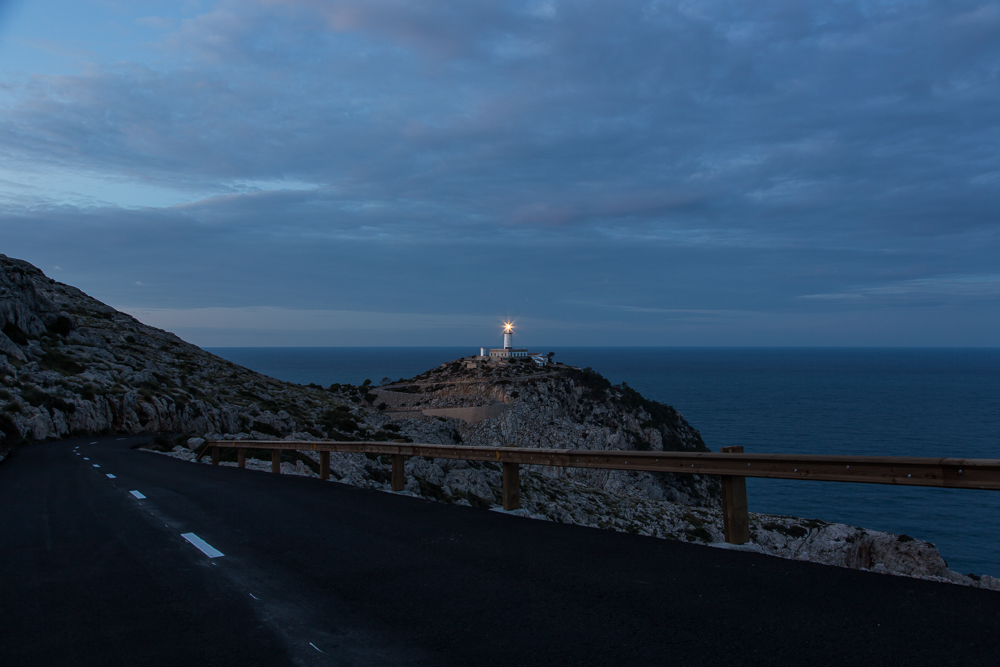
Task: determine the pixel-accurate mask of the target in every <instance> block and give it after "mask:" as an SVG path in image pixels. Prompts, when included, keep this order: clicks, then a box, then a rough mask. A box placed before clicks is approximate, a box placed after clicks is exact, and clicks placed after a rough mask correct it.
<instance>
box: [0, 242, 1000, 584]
mask: <svg viewBox="0 0 1000 667" xmlns="http://www.w3.org/2000/svg"><path fill="white" fill-rule="evenodd" d="M112 433H117V434H136V433H148V434H150V445H149V447H150V448H151V449H153V450H154V451H159V452H161V453H164V454H168V455H170V456H176V457H180V458H188V459H193V458H194V457H195V452H194V451H193V449H197V447H198V446H199V445H200V444H201V443H202V442H203V439H205V438H220V437H221V438H232V439H254V440H269V439H278V438H290V439H299V440H314V439H335V440H378V441H387V440H388V441H392V440H398V441H403V442H424V443H434V444H449V443H465V444H468V445H473V446H486V447H495V446H517V447H557V448H567V449H569V448H571V449H596V450H600V449H616V450H644V451H708V448H707V447H706V446H705V443H704V442H703V441H702V438H701V436H700V434H699V433H698V431H697V430H695V429H694V428H693V427H692V426H691V425H690V424H688V423H687V421H686V420H685V419H684V417H683V416H682V415H680V414H679V413H678V412H677V411H676V410H674V409H673V408H671V407H670V406H667V405H664V404H662V403H658V402H655V401H650V400H648V399H646V398H644V397H642V396H641V395H640V394H639V393H638V392H636V391H635V390H633V389H631V388H630V387H628V386H627V385H625V384H621V385H612V384H611V383H610V382H608V381H607V380H606V379H605V378H603V377H602V376H601V375H600V374H598V373H597V372H595V371H593V370H591V369H579V368H574V367H571V366H567V365H564V364H559V363H552V364H549V365H547V366H537V365H536V364H535V363H533V362H532V361H530V360H510V361H506V360H505V361H492V362H491V361H486V360H483V359H480V358H478V357H467V358H463V359H457V360H454V361H450V362H447V363H443V364H441V365H440V366H439V367H437V368H434V369H432V370H429V371H427V372H425V373H423V374H422V375H419V376H417V377H414V378H410V379H401V380H399V381H397V382H391V383H385V384H382V385H381V386H377V387H376V386H373V385H372V384H371V383H369V382H366V383H364V384H362V385H360V386H354V385H341V384H334V385H331V386H329V387H321V386H319V385H308V386H303V385H297V384H293V383H288V382H283V381H280V380H276V379H274V378H270V377H267V376H264V375H261V374H259V373H255V372H253V371H251V370H248V369H246V368H243V367H241V366H239V365H237V364H234V363H231V362H229V361H226V360H224V359H221V358H219V357H217V356H215V355H212V354H210V353H208V352H205V351H204V350H201V349H200V348H198V347H196V346H194V345H191V344H189V343H186V342H184V341H183V340H181V339H180V338H178V337H177V336H175V335H173V334H171V333H168V332H166V331H162V330H160V329H156V328H154V327H149V326H146V325H144V324H142V323H141V322H139V321H138V320H136V319H135V318H133V317H131V316H129V315H127V314H124V313H121V312H118V311H116V310H115V309H113V308H111V307H109V306H107V305H105V304H103V303H101V302H99V301H97V300H96V299H93V298H92V297H89V296H88V295H86V294H84V293H83V292H82V291H80V290H79V289H76V288H74V287H71V286H68V285H64V284H62V283H59V282H57V281H55V280H53V279H51V278H48V277H47V276H45V275H44V274H43V273H42V272H41V271H40V270H38V269H37V268H35V267H34V266H32V265H31V264H29V263H27V262H24V261H20V260H16V259H11V258H8V257H6V256H4V255H0V460H2V459H3V457H4V456H6V453H7V451H9V450H10V449H11V448H13V447H18V446H23V445H26V444H28V443H30V442H33V441H42V440H48V439H58V438H64V437H73V436H83V435H98V434H112ZM283 461H284V462H283V463H282V467H283V471H284V472H287V473H292V474H301V475H316V474H317V471H318V470H317V468H318V455H315V454H312V453H287V454H286V455H284V459H283ZM223 465H235V464H234V463H232V462H227V461H224V462H223ZM248 467H250V468H260V469H265V468H267V469H269V468H270V461H269V459H268V461H267V462H266V463H265V462H264V461H255V460H253V459H251V460H250V462H249V465H248ZM389 471H390V462H389V460H388V458H387V457H376V456H360V455H351V454H333V455H332V456H331V473H332V477H333V479H334V480H336V481H339V482H342V483H348V484H354V485H357V486H362V487H367V488H373V489H382V490H386V491H388V490H389V488H390V485H389ZM406 473H407V485H406V489H405V491H404V493H408V494H412V495H418V496H422V497H425V498H431V499H434V500H438V501H441V502H451V503H459V504H467V505H472V506H476V507H481V508H483V509H492V510H498V511H499V508H500V505H501V492H500V489H501V473H500V468H499V467H498V466H496V465H493V464H490V463H482V462H466V461H455V460H443V459H423V458H412V459H410V460H409V461H408V462H407V465H406ZM521 503H522V509H521V510H517V513H519V514H522V515H525V516H528V517H532V518H535V519H542V520H548V521H559V522H564V523H574V524H579V525H585V526H593V527H597V528H605V529H611V530H618V531H625V532H632V533H639V534H643V535H652V536H656V537H662V538H668V539H677V540H683V541H687V542H694V543H701V544H706V545H712V546H717V547H723V548H740V549H746V550H752V551H758V552H762V553H767V554H772V555H775V556H782V557H786V558H794V559H800V560H809V561H815V562H821V563H828V564H831V565H838V566H842V567H852V568H863V569H868V570H873V571H878V572H885V573H889V574H897V575H905V576H916V577H921V578H930V579H937V580H941V581H950V582H955V583H960V584H964V585H969V586H977V587H983V588H991V589H994V590H1000V580H997V579H995V578H993V577H989V576H983V577H975V576H971V575H969V576H966V575H961V574H958V573H955V572H953V571H951V570H950V569H949V568H948V566H947V564H946V563H945V561H944V559H943V558H942V557H941V555H940V553H939V552H938V550H937V549H936V548H935V547H934V545H932V544H930V543H928V542H925V541H922V540H919V539H914V538H911V537H908V536H905V535H893V534H890V533H883V532H877V531H871V530H866V529H864V528H856V527H852V526H846V525H843V524H835V523H828V522H825V521H820V520H802V519H798V518H794V517H783V516H771V515H761V514H751V538H752V543H751V544H749V545H744V546H742V547H731V546H729V545H726V544H725V542H724V539H723V536H722V518H721V513H720V510H719V481H718V479H717V478H714V477H711V476H700V475H670V474H659V473H646V472H633V471H605V470H591V469H562V468H545V467H526V468H525V469H524V470H523V471H522V476H521Z"/></svg>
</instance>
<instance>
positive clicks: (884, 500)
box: [209, 347, 1000, 576]
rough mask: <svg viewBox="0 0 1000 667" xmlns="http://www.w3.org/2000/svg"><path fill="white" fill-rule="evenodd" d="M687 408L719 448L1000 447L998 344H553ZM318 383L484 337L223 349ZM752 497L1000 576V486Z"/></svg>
mask: <svg viewBox="0 0 1000 667" xmlns="http://www.w3.org/2000/svg"><path fill="white" fill-rule="evenodd" d="M550 350H552V351H554V352H556V359H558V360H559V361H562V362H564V363H567V364H571V365H574V366H580V367H585V366H591V367H593V368H594V369H595V370H597V371H599V372H600V373H602V374H603V375H604V376H606V377H607V378H608V379H609V380H611V381H612V382H614V383H619V382H622V381H625V382H628V384H629V385H630V386H632V387H634V388H635V389H637V390H639V391H640V392H641V393H642V394H643V395H644V396H646V397H648V398H652V399H655V400H658V401H662V402H664V403H668V404H670V405H673V406H674V407H675V408H677V409H678V410H679V411H680V412H681V413H682V414H683V415H684V416H685V417H686V418H687V420H688V421H689V422H690V423H691V424H692V425H693V426H694V427H695V428H697V429H698V430H699V431H701V434H702V437H703V438H704V439H705V443H706V444H707V445H708V446H709V447H710V448H711V449H713V450H716V451H717V450H718V449H719V448H720V447H723V446H725V445H743V446H744V448H745V449H746V451H748V452H760V453H791V452H795V453H807V454H859V455H887V456H935V457H942V456H949V457H967V458H1000V349H909V348H906V349H899V348H892V349H857V348H840V349H830V348H813V349H809V348H773V349H768V348H634V347H633V348H606V347H604V348H545V349H544V350H540V351H544V352H548V351H550ZM209 351H211V352H214V353H215V354H218V355H220V356H222V357H225V358H226V359H230V360H231V361H234V362H236V363H238V364H241V365H243V366H246V367H247V368H251V369H253V370H255V371H259V372H261V373H265V374H267V375H271V376H273V377H277V378H280V379H282V380H288V381H291V382H299V383H302V384H307V383H309V382H316V383H318V384H322V385H324V386H325V385H329V384H330V383H332V382H341V383H343V382H350V383H353V384H358V383H361V382H363V381H364V380H365V379H366V378H367V379H371V380H372V381H373V382H374V383H376V384H378V383H379V382H380V381H381V379H382V378H383V377H389V378H391V379H393V380H395V379H398V378H401V377H412V376H414V375H417V374H419V373H422V372H423V371H425V370H427V369H429V368H432V367H434V366H437V365H438V364H441V363H444V362H445V361H450V360H452V359H455V358H457V357H460V356H466V355H469V354H477V353H478V348H214V349H210V350H209ZM747 493H748V498H749V503H750V509H751V510H752V511H757V512H768V513H774V514H788V515H793V516H799V517H803V518H819V519H824V520H827V521H839V522H844V523H848V524H852V525H856V526H864V527H866V528H872V529H876V530H887V531H892V532H895V533H906V534H908V535H912V536H914V537H919V538H921V539H925V540H929V541H931V542H934V543H935V544H937V546H938V548H939V549H940V550H941V553H942V555H944V557H945V559H946V560H947V561H948V563H949V565H950V566H951V567H952V568H953V569H956V570H959V571H961V572H966V573H967V572H972V573H975V574H992V575H995V576H996V575H1000V521H998V519H1000V492H991V491H960V490H952V489H919V488H906V487H892V486H882V485H871V484H841V483H834V482H797V481H788V480H761V479H748V480H747Z"/></svg>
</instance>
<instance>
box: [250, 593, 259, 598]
mask: <svg viewBox="0 0 1000 667" xmlns="http://www.w3.org/2000/svg"><path fill="white" fill-rule="evenodd" d="M250 597H252V598H253V599H254V600H259V599H260V598H259V597H257V596H256V595H254V594H253V593H250Z"/></svg>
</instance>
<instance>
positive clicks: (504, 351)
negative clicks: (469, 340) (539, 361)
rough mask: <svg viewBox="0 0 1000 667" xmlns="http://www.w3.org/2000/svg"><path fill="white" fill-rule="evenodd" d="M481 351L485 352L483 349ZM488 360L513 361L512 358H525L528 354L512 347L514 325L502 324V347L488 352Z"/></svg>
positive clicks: (526, 351)
mask: <svg viewBox="0 0 1000 667" xmlns="http://www.w3.org/2000/svg"><path fill="white" fill-rule="evenodd" d="M482 351H485V349H483V350H482ZM483 356H488V357H489V358H490V359H513V358H514V357H527V356H530V353H529V352H528V350H527V349H526V348H523V347H514V323H513V322H504V324H503V347H500V348H493V349H491V350H490V351H489V354H488V355H485V354H484V355H483Z"/></svg>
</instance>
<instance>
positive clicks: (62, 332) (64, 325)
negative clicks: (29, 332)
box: [49, 315, 76, 336]
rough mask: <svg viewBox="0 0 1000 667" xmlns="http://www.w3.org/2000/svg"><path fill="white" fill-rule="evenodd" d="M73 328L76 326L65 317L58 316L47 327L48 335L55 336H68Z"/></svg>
mask: <svg viewBox="0 0 1000 667" xmlns="http://www.w3.org/2000/svg"><path fill="white" fill-rule="evenodd" d="M75 327H76V324H75V323H74V322H73V320H71V319H69V318H68V317H66V316H65V315H60V316H59V317H57V318H56V320H55V322H53V323H52V324H50V325H49V333H54V334H56V335H57V336H68V335H69V333H70V332H71V331H72V330H73V329H74V328H75Z"/></svg>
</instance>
